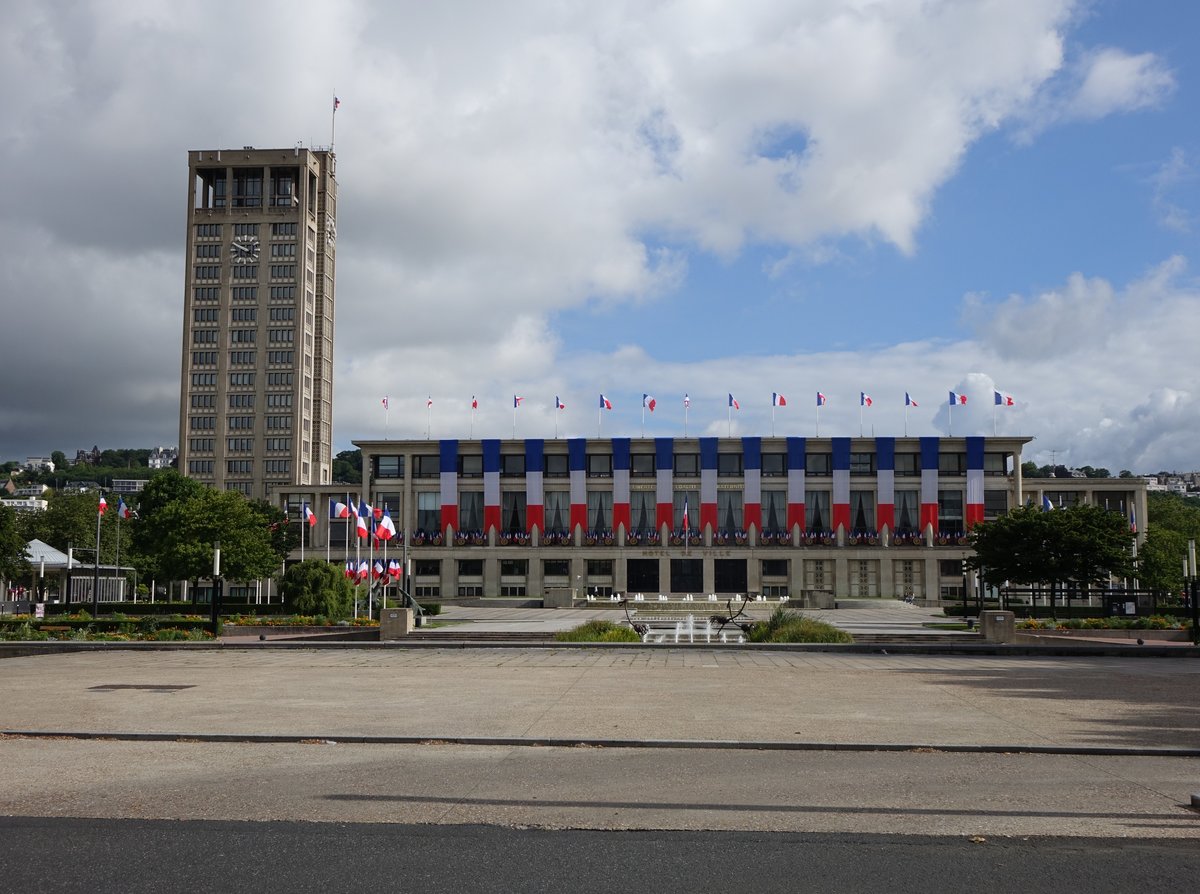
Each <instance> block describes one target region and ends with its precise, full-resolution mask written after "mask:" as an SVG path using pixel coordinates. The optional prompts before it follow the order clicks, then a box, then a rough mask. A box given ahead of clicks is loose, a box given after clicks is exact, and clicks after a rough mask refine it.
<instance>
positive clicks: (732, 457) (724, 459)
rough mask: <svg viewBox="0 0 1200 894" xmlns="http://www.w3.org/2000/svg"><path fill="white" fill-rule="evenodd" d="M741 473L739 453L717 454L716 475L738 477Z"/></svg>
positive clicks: (740, 456) (719, 476)
mask: <svg viewBox="0 0 1200 894" xmlns="http://www.w3.org/2000/svg"><path fill="white" fill-rule="evenodd" d="M741 475H742V455H741V454H740V453H718V454H717V477H718V478H739V477H741Z"/></svg>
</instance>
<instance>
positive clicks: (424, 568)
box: [413, 559, 483, 577]
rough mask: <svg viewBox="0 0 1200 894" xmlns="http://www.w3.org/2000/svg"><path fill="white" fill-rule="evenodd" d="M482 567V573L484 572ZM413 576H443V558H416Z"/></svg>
mask: <svg viewBox="0 0 1200 894" xmlns="http://www.w3.org/2000/svg"><path fill="white" fill-rule="evenodd" d="M482 570H483V569H482V567H481V568H480V573H482ZM413 576H414V577H441V576H442V560H441V559H414V560H413Z"/></svg>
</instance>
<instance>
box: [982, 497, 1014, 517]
mask: <svg viewBox="0 0 1200 894" xmlns="http://www.w3.org/2000/svg"><path fill="white" fill-rule="evenodd" d="M1007 514H1008V491H1006V490H985V491H984V492H983V517H984V520H986V521H991V520H992V519H994V518H999V517H1000V516H1002V515H1007Z"/></svg>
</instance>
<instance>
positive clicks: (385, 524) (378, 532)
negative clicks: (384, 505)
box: [375, 509, 396, 543]
mask: <svg viewBox="0 0 1200 894" xmlns="http://www.w3.org/2000/svg"><path fill="white" fill-rule="evenodd" d="M395 536H396V525H395V523H394V522H393V521H392V517H391V515H389V514H388V511H387V510H386V509H385V510H383V518H381V519H380V520H379V524H377V525H376V526H375V539H376V540H382V541H384V542H385V543H386V542H387V541H389V540H391V539H392V538H393V537H395Z"/></svg>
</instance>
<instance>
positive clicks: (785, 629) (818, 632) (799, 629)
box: [749, 606, 854, 643]
mask: <svg viewBox="0 0 1200 894" xmlns="http://www.w3.org/2000/svg"><path fill="white" fill-rule="evenodd" d="M749 640H750V642H752V643H852V642H854V637H852V636H851V635H850V634H849V633H847V632H846V631H844V630H839V629H838V628H836V627H834V626H833V625H832V624H826V623H825V622H824V621H817V620H815V619H813V618H809V617H806V616H805V615H802V614H801V613H800V612H796V611H790V610H789V609H786V608H783V607H782V606H780V607H779V608H777V609H775V611H773V612H772V613H771V617H770V618H768V619H767V620H766V621H759V622H758V623H757V624H755V625H754V626H753V627H751V628H750V634H749Z"/></svg>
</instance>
